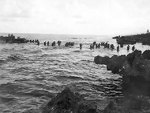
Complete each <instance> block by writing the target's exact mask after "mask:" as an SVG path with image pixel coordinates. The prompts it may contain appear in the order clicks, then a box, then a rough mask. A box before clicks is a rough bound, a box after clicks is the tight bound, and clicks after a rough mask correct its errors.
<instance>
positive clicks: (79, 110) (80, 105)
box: [42, 88, 98, 113]
mask: <svg viewBox="0 0 150 113" xmlns="http://www.w3.org/2000/svg"><path fill="white" fill-rule="evenodd" d="M42 113H98V112H97V106H96V105H95V104H93V103H89V102H87V101H86V100H84V98H83V97H82V96H81V95H79V94H77V93H74V92H72V91H71V90H70V89H69V88H66V89H64V90H63V91H62V92H61V93H59V94H58V95H57V96H56V97H54V98H52V100H51V101H50V102H48V104H47V105H46V106H45V107H44V109H43V112H42Z"/></svg>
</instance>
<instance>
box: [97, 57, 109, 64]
mask: <svg viewBox="0 0 150 113" xmlns="http://www.w3.org/2000/svg"><path fill="white" fill-rule="evenodd" d="M109 59H110V58H109V57H108V56H105V57H101V56H96V57H95V58H94V62H95V63H96V64H105V65H107V64H108V62H109Z"/></svg>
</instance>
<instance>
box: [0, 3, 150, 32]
mask: <svg viewBox="0 0 150 113" xmlns="http://www.w3.org/2000/svg"><path fill="white" fill-rule="evenodd" d="M147 29H150V0H0V32H11V33H13V32H14V33H48V34H51V33H52V34H95V35H113V34H116V35H119V34H133V33H142V32H146V30H147Z"/></svg>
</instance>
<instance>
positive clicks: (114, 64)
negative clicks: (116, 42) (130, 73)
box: [107, 55, 126, 74]
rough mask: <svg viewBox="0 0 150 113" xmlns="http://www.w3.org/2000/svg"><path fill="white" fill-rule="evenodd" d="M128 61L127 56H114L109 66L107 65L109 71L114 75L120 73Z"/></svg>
mask: <svg viewBox="0 0 150 113" xmlns="http://www.w3.org/2000/svg"><path fill="white" fill-rule="evenodd" d="M125 59H126V56H125V55H121V56H117V55H114V56H112V57H111V58H110V60H109V62H108V64H107V70H111V71H112V73H114V74H115V73H120V71H121V69H122V66H123V63H124V61H125Z"/></svg>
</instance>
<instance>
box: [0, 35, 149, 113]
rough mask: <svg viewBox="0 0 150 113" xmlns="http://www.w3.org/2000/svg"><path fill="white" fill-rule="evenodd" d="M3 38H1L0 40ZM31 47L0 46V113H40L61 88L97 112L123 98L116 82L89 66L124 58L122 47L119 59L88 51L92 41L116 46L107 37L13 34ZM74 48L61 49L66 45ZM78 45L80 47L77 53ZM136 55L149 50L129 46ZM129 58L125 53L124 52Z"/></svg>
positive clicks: (102, 69)
mask: <svg viewBox="0 0 150 113" xmlns="http://www.w3.org/2000/svg"><path fill="white" fill-rule="evenodd" d="M0 35H6V34H0ZM15 36H20V37H25V38H27V39H39V40H40V43H41V44H40V46H38V45H36V44H33V43H26V44H4V43H3V44H2V43H1V44H0V113H40V111H41V109H42V106H44V105H45V104H46V103H47V102H48V101H49V100H50V99H51V98H52V97H54V96H55V95H56V94H57V93H59V92H61V91H62V90H63V89H64V88H65V87H70V88H71V89H72V90H73V91H75V92H78V93H80V94H82V95H84V97H85V99H87V100H89V101H95V102H97V103H98V105H99V107H100V109H101V108H103V107H104V106H106V104H107V103H108V101H109V99H111V98H116V97H121V96H123V95H122V93H121V86H120V84H121V76H120V75H118V74H112V73H111V72H110V71H107V69H106V66H105V65H97V64H95V63H94V57H95V56H97V55H101V56H105V55H108V56H112V55H121V54H127V51H126V46H125V47H124V48H122V49H121V51H120V52H119V53H117V52H116V50H114V51H111V50H109V49H104V48H103V47H101V48H100V49H94V50H90V49H89V46H90V44H91V43H92V42H93V41H96V42H98V43H99V42H102V41H105V42H106V41H108V42H109V43H113V44H114V45H115V46H116V45H117V44H116V42H115V40H112V39H111V36H92V35H91V36H88V35H48V34H15ZM58 40H61V41H62V44H61V46H60V47H58V46H55V47H52V46H44V45H43V42H44V41H50V44H51V43H52V42H53V41H58ZM69 41H71V42H75V46H74V47H65V46H64V44H65V43H66V42H69ZM79 43H82V44H83V48H82V50H80V49H79ZM135 47H136V48H137V49H142V50H145V49H149V46H143V45H141V44H137V45H135ZM130 52H131V51H130Z"/></svg>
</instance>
